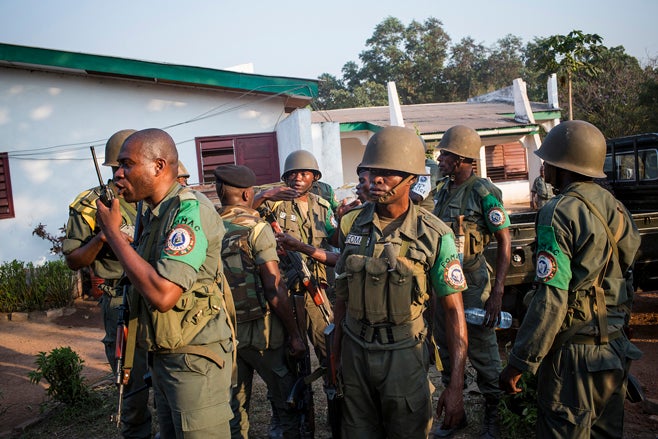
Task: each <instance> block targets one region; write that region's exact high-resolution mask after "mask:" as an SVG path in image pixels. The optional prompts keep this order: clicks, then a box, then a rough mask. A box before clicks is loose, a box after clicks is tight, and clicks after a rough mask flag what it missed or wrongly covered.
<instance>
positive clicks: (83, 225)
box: [62, 181, 136, 280]
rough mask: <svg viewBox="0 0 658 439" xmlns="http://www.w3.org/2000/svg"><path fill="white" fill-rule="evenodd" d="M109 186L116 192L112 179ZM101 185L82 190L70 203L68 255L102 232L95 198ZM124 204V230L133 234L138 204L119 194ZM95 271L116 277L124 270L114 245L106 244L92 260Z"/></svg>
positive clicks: (100, 274) (122, 207) (63, 246)
mask: <svg viewBox="0 0 658 439" xmlns="http://www.w3.org/2000/svg"><path fill="white" fill-rule="evenodd" d="M107 184H108V186H109V187H110V189H112V190H113V191H114V193H116V186H115V185H114V183H113V182H112V181H109V182H108V183H107ZM100 189H101V188H100V186H99V187H95V188H93V189H89V190H86V191H84V192H81V193H80V194H79V195H78V196H77V197H76V198H75V200H74V201H73V202H72V203H71V204H70V205H69V219H68V222H67V224H66V237H65V238H64V241H63V243H62V250H63V253H64V254H65V255H69V254H71V253H72V252H73V251H74V250H77V249H78V248H80V247H82V246H83V245H85V244H86V243H88V242H89V241H90V240H91V239H92V238H93V237H94V236H96V235H97V234H98V233H100V227H98V225H97V224H96V200H97V199H98V194H99V193H100ZM119 202H120V206H121V217H122V218H123V221H122V226H121V231H122V232H124V233H126V234H127V235H128V236H130V237H131V238H132V237H133V234H134V224H135V216H136V208H135V205H134V204H132V203H128V202H127V201H125V200H124V199H123V198H119ZM91 267H92V270H93V271H94V274H95V275H96V276H98V277H101V278H103V279H112V280H116V279H119V278H120V277H121V275H122V274H123V267H121V263H120V262H119V260H118V259H117V258H116V256H115V255H114V253H113V252H112V249H110V246H109V245H107V244H103V247H102V248H101V250H100V251H99V252H98V255H97V256H96V259H94V262H93V263H92V264H91Z"/></svg>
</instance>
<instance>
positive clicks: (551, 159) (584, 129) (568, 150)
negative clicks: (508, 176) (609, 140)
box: [535, 120, 606, 178]
mask: <svg viewBox="0 0 658 439" xmlns="http://www.w3.org/2000/svg"><path fill="white" fill-rule="evenodd" d="M605 152H606V145H605V137H603V134H602V133H601V131H599V129H598V128H596V127H595V126H594V125H592V124H591V123H589V122H585V121H583V120H569V121H566V122H562V123H561V124H559V125H558V126H556V127H555V128H553V129H552V130H551V131H549V133H548V135H547V136H546V138H545V139H544V141H543V142H542V144H541V146H540V147H539V149H538V150H537V151H535V154H536V155H537V156H539V157H540V158H541V159H542V160H544V161H545V162H546V163H548V164H550V165H553V166H555V167H556V168H562V169H566V170H567V171H572V172H575V173H577V174H581V175H586V176H588V177H593V178H605V176H606V175H605V173H604V172H603V163H604V162H605Z"/></svg>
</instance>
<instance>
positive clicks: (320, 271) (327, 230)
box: [264, 193, 337, 362]
mask: <svg viewBox="0 0 658 439" xmlns="http://www.w3.org/2000/svg"><path fill="white" fill-rule="evenodd" d="M264 204H265V207H267V208H269V209H270V210H272V212H274V215H275V216H276V218H277V222H278V223H279V225H280V226H281V228H282V229H283V231H284V232H285V233H288V234H290V235H291V236H293V237H295V238H297V239H299V240H300V241H302V242H304V243H306V244H310V245H312V246H313V247H319V248H327V247H328V243H327V240H328V239H329V238H330V237H331V235H332V234H333V233H334V231H335V229H336V227H337V224H336V220H335V219H334V215H333V213H332V211H331V207H330V205H329V202H328V201H326V200H325V199H323V198H320V197H318V196H317V195H315V194H313V193H308V203H307V207H305V208H304V207H302V206H303V204H301V205H300V202H299V201H298V200H294V201H275V202H272V201H267V202H265V203H264ZM302 257H303V258H304V260H305V261H306V263H307V264H309V266H310V271H311V274H313V275H314V276H315V277H316V279H317V280H318V282H319V283H320V284H321V285H325V286H326V285H327V284H328V282H327V274H326V268H325V266H324V265H323V264H320V263H317V262H314V261H313V260H312V259H310V258H308V257H307V256H306V255H302ZM280 265H281V273H282V275H284V274H285V273H287V272H288V271H289V270H290V269H291V268H292V267H287V266H285V264H283V262H282V263H281V264H280ZM304 291H305V290H304V288H303V286H301V285H299V284H298V285H297V286H296V287H294V288H293V289H292V290H290V292H291V293H303V292H304ZM304 296H305V299H304V302H305V308H306V314H307V315H308V322H307V323H308V336H309V338H310V340H311V343H312V344H313V346H314V347H315V353H316V355H317V357H318V359H319V360H320V361H321V362H322V361H324V358H325V356H326V348H325V341H324V328H325V327H326V326H327V324H326V322H325V321H324V318H323V316H322V312H321V311H320V310H319V309H318V307H317V305H315V303H314V302H313V299H312V298H311V297H310V294H304Z"/></svg>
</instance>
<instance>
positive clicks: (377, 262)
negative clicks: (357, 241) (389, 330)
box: [363, 258, 388, 323]
mask: <svg viewBox="0 0 658 439" xmlns="http://www.w3.org/2000/svg"><path fill="white" fill-rule="evenodd" d="M365 271H366V277H365V283H364V286H363V292H364V296H365V298H364V300H365V314H366V319H368V320H369V321H370V322H375V323H377V322H381V321H384V320H386V317H387V314H388V307H387V300H386V296H387V294H388V282H387V280H388V263H387V261H386V259H380V258H368V259H367V260H366V264H365Z"/></svg>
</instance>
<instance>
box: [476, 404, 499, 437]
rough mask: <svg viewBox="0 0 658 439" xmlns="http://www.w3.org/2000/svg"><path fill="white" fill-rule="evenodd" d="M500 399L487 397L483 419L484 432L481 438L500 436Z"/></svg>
mask: <svg viewBox="0 0 658 439" xmlns="http://www.w3.org/2000/svg"><path fill="white" fill-rule="evenodd" d="M498 403H499V399H498V398H496V397H489V396H487V397H485V403H484V419H483V420H482V433H481V434H480V439H498V438H500V410H499V409H498Z"/></svg>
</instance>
